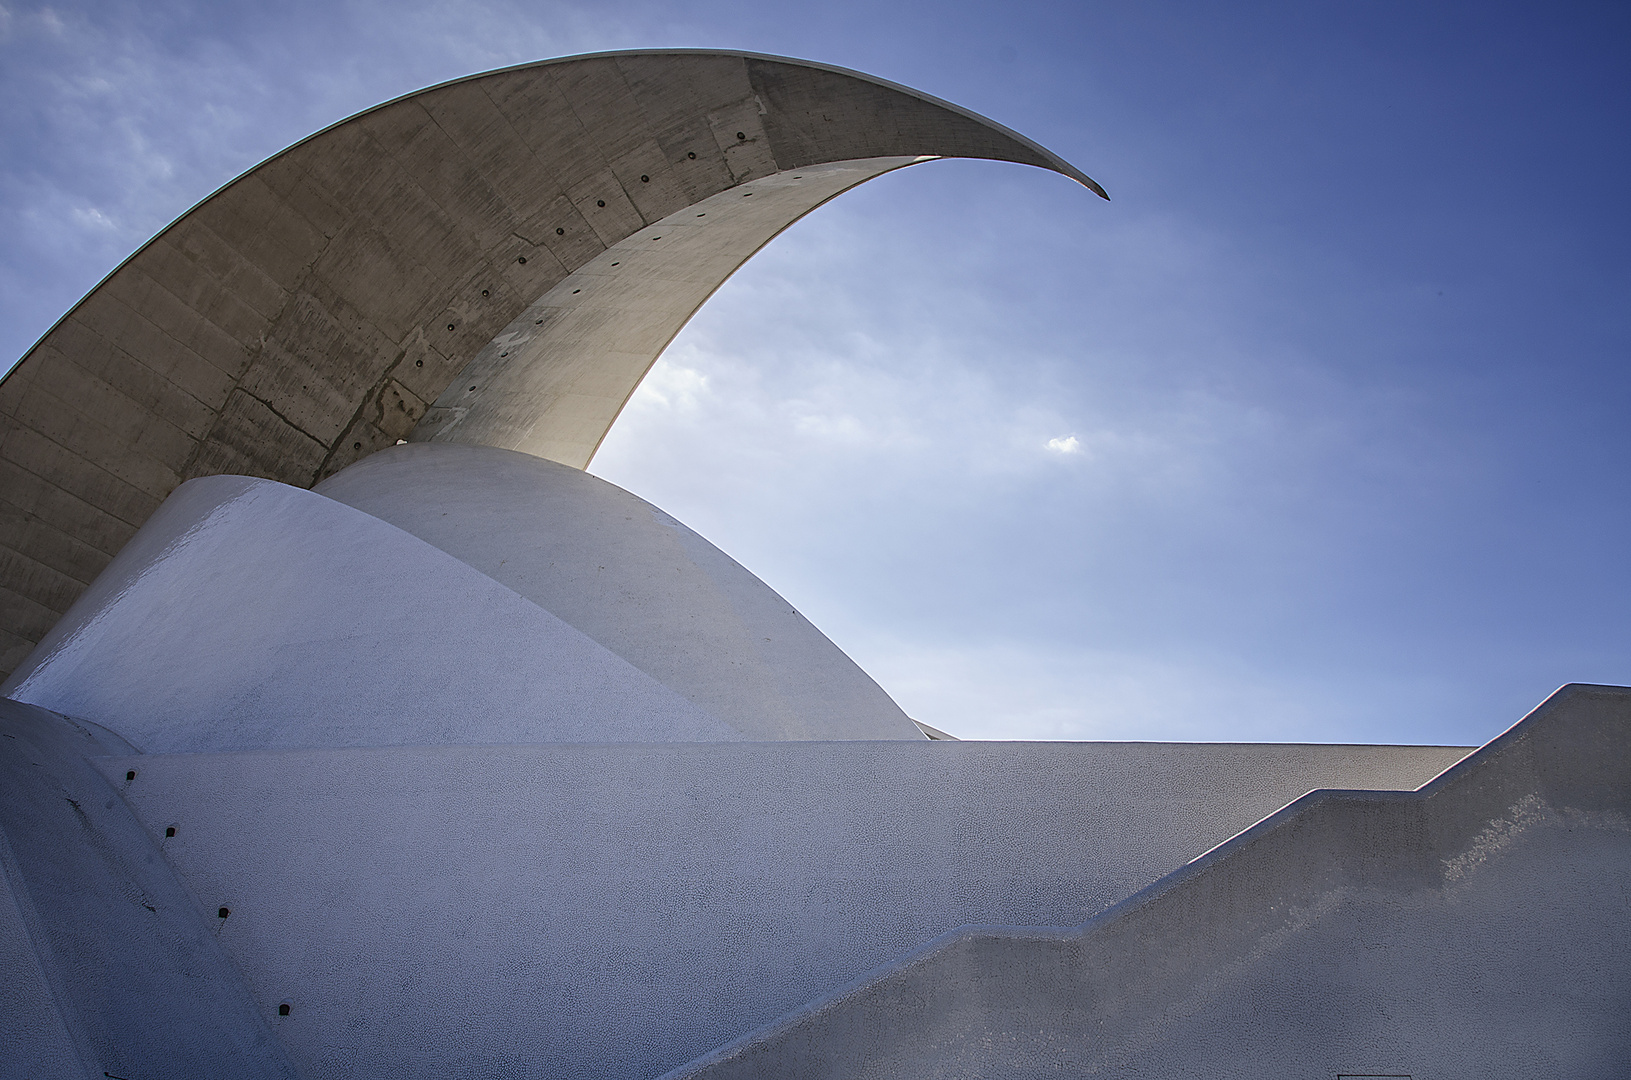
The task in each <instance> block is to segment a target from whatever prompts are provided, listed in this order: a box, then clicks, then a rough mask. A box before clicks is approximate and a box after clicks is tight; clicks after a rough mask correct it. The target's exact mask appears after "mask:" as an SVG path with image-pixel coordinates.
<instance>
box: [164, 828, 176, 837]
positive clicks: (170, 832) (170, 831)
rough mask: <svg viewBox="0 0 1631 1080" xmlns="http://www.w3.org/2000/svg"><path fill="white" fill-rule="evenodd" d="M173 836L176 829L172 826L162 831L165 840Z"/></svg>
mask: <svg viewBox="0 0 1631 1080" xmlns="http://www.w3.org/2000/svg"><path fill="white" fill-rule="evenodd" d="M175 834H176V827H175V826H174V825H172V826H170V827H169V828H168V829H165V830H164V836H165V838H166V839H168V838H170V837H172V836H174V835H175Z"/></svg>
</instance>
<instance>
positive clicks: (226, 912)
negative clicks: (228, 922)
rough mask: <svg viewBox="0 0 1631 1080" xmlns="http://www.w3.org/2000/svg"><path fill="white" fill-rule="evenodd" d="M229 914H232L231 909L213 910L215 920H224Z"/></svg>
mask: <svg viewBox="0 0 1631 1080" xmlns="http://www.w3.org/2000/svg"><path fill="white" fill-rule="evenodd" d="M231 914H232V909H231V908H216V909H215V917H216V918H217V919H224V918H226V917H227V916H228V915H231Z"/></svg>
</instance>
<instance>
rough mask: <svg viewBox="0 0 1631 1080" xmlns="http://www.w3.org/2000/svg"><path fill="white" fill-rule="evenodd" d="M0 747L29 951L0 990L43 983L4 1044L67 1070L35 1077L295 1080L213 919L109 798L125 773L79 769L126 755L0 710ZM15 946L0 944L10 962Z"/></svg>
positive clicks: (114, 742)
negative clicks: (97, 759) (41, 993)
mask: <svg viewBox="0 0 1631 1080" xmlns="http://www.w3.org/2000/svg"><path fill="white" fill-rule="evenodd" d="M0 736H3V737H0V785H3V790H4V791H5V798H4V799H0V832H3V833H4V837H3V844H0V847H3V848H4V855H5V859H4V862H5V866H4V876H5V878H6V885H7V888H8V890H9V892H10V895H11V898H12V900H13V910H15V911H16V914H17V916H18V918H19V919H20V921H21V922H22V923H23V928H24V931H25V933H26V942H27V947H28V949H29V951H31V952H32V964H29V963H26V962H25V963H24V964H23V966H22V967H21V968H20V969H16V970H15V971H14V970H12V969H9V968H8V970H7V979H6V981H7V982H8V983H12V984H13V986H14V987H20V986H21V980H23V979H26V978H28V977H29V976H30V975H31V974H33V975H34V976H35V977H36V978H37V979H38V980H39V981H43V982H44V983H46V984H47V985H48V986H49V995H48V996H46V997H44V998H34V999H33V1000H31V1001H30V1002H28V1003H27V1004H26V1005H25V1006H24V1007H23V1008H22V1009H20V1010H19V1011H16V1012H11V1011H8V1012H7V1013H6V1014H5V1015H4V1018H3V1019H0V1032H4V1035H3V1037H0V1038H3V1043H4V1044H6V1045H10V1046H15V1047H17V1048H18V1049H19V1051H20V1052H21V1053H22V1054H25V1055H28V1056H31V1057H33V1058H34V1059H35V1060H36V1061H43V1062H46V1063H53V1064H55V1065H61V1066H64V1067H63V1068H60V1069H58V1068H50V1069H42V1071H41V1073H37V1074H33V1075H35V1076H39V1075H45V1076H53V1077H54V1076H75V1075H79V1076H85V1075H89V1076H92V1077H101V1076H117V1077H140V1076H156V1077H157V1076H162V1077H175V1078H177V1080H184V1078H187V1080H208V1078H214V1077H220V1076H226V1075H230V1076H234V1077H245V1078H249V1077H265V1078H272V1077H277V1078H281V1080H292V1078H293V1077H294V1076H295V1072H294V1069H293V1067H292V1066H291V1065H290V1064H289V1061H288V1059H287V1058H286V1057H285V1056H284V1054H283V1052H282V1049H281V1047H279V1045H278V1044H277V1042H276V1040H275V1039H274V1038H273V1037H272V1033H271V1031H270V1030H269V1028H268V1026H267V1022H266V1019H265V1017H264V1016H262V1015H261V1013H260V1012H259V1011H258V1010H257V1009H256V1008H255V1006H254V1004H253V1003H252V1002H251V1000H250V997H249V994H248V992H247V990H246V989H245V987H244V984H243V981H242V980H241V978H240V977H239V975H238V973H237V971H236V970H235V969H234V967H233V965H232V962H231V961H230V960H229V959H227V956H226V954H225V952H224V951H223V949H222V947H221V944H220V942H219V941H218V940H217V938H216V936H215V934H214V933H212V932H211V931H212V929H215V928H214V927H212V926H211V921H207V920H206V917H205V915H204V912H202V911H200V910H199V908H198V907H197V906H196V905H195V903H194V902H193V899H192V897H191V895H189V893H188V891H187V890H186V888H184V887H183V886H182V885H181V884H180V882H179V881H178V880H177V879H176V877H175V875H174V873H173V872H172V871H171V869H170V866H169V864H168V863H166V861H165V860H164V858H163V857H162V856H161V855H160V854H159V850H158V845H157V844H156V843H155V842H154V840H153V839H152V837H151V836H150V835H149V834H148V833H147V832H145V831H144V830H143V828H142V827H141V825H139V824H138V822H137V821H136V819H135V818H134V817H133V816H132V815H131V813H130V811H129V809H128V808H127V807H126V806H125V804H124V803H123V802H122V801H121V800H120V798H119V796H118V794H117V793H116V785H117V784H118V783H119V782H120V781H123V779H124V775H125V772H128V771H129V770H130V767H126V769H125V770H124V771H121V772H118V773H117V774H116V779H115V778H112V777H110V778H107V779H104V777H103V775H102V774H101V773H99V772H97V771H96V769H94V768H92V767H91V765H90V764H89V763H88V762H87V755H89V756H96V755H105V754H108V753H124V754H128V753H130V747H129V744H127V743H124V742H122V741H121V740H120V739H118V738H117V737H116V736H113V735H111V734H110V733H108V732H105V731H98V730H97V729H95V728H94V726H91V725H84V724H76V723H74V722H71V721H68V720H66V719H64V718H62V717H59V716H55V715H53V714H51V713H48V712H46V711H45V710H43V709H36V708H33V707H32V706H28V705H23V704H19V703H17V702H14V701H6V700H0ZM4 918H5V916H4V915H3V914H0V921H3V920H4ZM19 936H20V935H18V933H17V929H16V927H15V925H14V924H13V925H11V926H10V927H9V928H7V929H6V930H5V931H4V932H3V933H0V937H4V938H6V939H7V941H6V947H7V948H8V949H10V950H12V951H14V952H15V951H18V950H19V949H20V948H21V947H22V945H23V943H22V942H21V941H19V940H18V939H19ZM14 992H15V989H14V990H10V991H6V993H8V994H9V993H14ZM64 1036H66V1039H65V1038H64ZM65 1042H66V1043H68V1044H69V1045H71V1046H72V1049H73V1051H74V1053H73V1057H74V1058H77V1059H78V1060H77V1061H74V1060H73V1059H72V1058H70V1057H69V1046H65V1045H64V1043H65ZM24 1060H26V1058H25V1059H24ZM19 1064H21V1062H20V1061H19V1060H18V1059H15V1058H8V1060H7V1061H6V1062H5V1063H4V1065H0V1069H4V1070H5V1071H6V1072H7V1073H8V1074H13V1075H15V1073H13V1072H12V1070H14V1069H16V1068H17V1067H18V1065H19Z"/></svg>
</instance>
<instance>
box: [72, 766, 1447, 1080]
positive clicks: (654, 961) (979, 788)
mask: <svg viewBox="0 0 1631 1080" xmlns="http://www.w3.org/2000/svg"><path fill="white" fill-rule="evenodd" d="M1466 752H1467V751H1466V749H1465V748H1445V747H1351V746H1348V747H1344V746H1285V745H1268V746H1243V745H1196V744H1176V745H1175V744H1139V743H1119V744H1118V743H1054V744H1040V743H971V742H929V741H927V740H924V741H918V742H881V743H863V742H841V743H723V744H715V745H711V746H709V745H694V744H693V745H684V744H667V745H627V744H625V745H603V746H571V745H553V746H515V747H476V748H467V747H442V748H394V749H358V750H338V751H287V752H278V753H265V752H260V753H236V754H188V755H174V756H158V755H143V756H138V757H124V758H119V757H110V758H106V759H103V760H101V761H100V762H99V767H100V768H101V769H102V770H103V772H104V773H105V774H106V775H107V776H108V777H110V778H112V779H114V780H116V781H117V780H119V779H120V778H122V777H123V776H124V775H125V773H126V771H127V770H130V769H134V770H136V771H137V777H136V779H135V780H134V781H133V782H131V783H129V784H121V786H122V789H123V793H124V796H125V798H126V800H127V801H128V803H129V805H130V806H131V807H132V808H133V810H134V812H135V813H136V815H137V816H138V817H139V818H140V819H141V821H142V822H143V823H144V824H145V826H146V828H147V830H148V833H149V834H150V835H151V836H154V837H162V836H163V834H164V830H165V829H166V828H168V827H174V828H175V829H176V835H175V836H174V837H173V838H170V839H164V840H161V841H159V842H161V843H162V844H163V846H164V850H165V855H166V857H167V858H168V859H169V861H170V864H171V865H172V866H174V867H175V868H176V871H177V872H178V873H179V874H180V876H181V877H182V879H184V880H185V881H186V882H187V884H188V887H189V888H190V889H191V890H192V891H193V894H194V895H195V896H196V897H197V899H198V903H199V904H200V905H201V906H202V907H203V908H205V909H206V910H214V908H215V907H216V906H217V905H225V906H228V907H230V909H231V911H232V917H231V919H230V920H228V921H227V923H226V924H225V925H224V926H223V927H222V928H221V933H220V941H221V943H222V945H223V946H224V947H225V948H226V950H227V952H228V953H229V954H230V955H231V956H232V958H233V960H234V962H235V963H236V964H237V966H238V968H239V969H240V970H241V971H243V972H244V975H245V978H246V980H247V981H248V983H249V985H250V987H251V990H252V992H253V995H254V997H255V1000H256V1002H257V1004H258V1005H259V1007H260V1009H261V1011H262V1013H263V1014H267V1015H270V1013H271V1012H272V1011H273V1010H275V1006H276V1005H277V1004H278V1003H280V1002H285V1001H286V1002H289V1003H290V1004H291V1006H292V1008H291V1013H290V1015H289V1016H288V1017H283V1018H278V1019H277V1020H276V1025H277V1026H276V1030H277V1032H278V1034H279V1038H280V1039H281V1040H282V1041H283V1043H284V1045H285V1046H286V1047H287V1049H288V1052H289V1054H290V1056H291V1057H292V1058H293V1059H294V1060H295V1062H296V1063H297V1064H298V1066H299V1068H300V1070H301V1072H302V1074H303V1075H305V1076H308V1077H314V1078H315V1077H339V1076H345V1077H359V1078H361V1077H381V1078H384V1077H398V1076H405V1075H406V1076H437V1077H483V1078H494V1077H523V1076H525V1077H543V1076H548V1077H563V1078H564V1077H607V1078H611V1077H618V1078H628V1077H650V1076H654V1075H656V1074H658V1073H661V1072H663V1071H665V1070H667V1069H671V1068H673V1067H675V1066H677V1065H679V1064H681V1063H683V1062H684V1061H686V1060H689V1059H691V1058H694V1057H695V1056H696V1055H698V1054H700V1053H702V1052H704V1051H706V1050H707V1049H708V1048H710V1047H712V1046H715V1045H718V1044H719V1043H721V1042H724V1041H726V1040H728V1039H730V1038H732V1037H734V1036H736V1035H738V1034H741V1033H743V1032H744V1031H747V1030H749V1029H751V1028H753V1027H755V1026H757V1025H759V1024H761V1023H764V1022H766V1021H768V1020H770V1019H772V1018H774V1017H775V1016H777V1015H779V1014H781V1013H783V1012H785V1011H786V1010H787V1009H789V1008H791V1007H793V1006H795V1005H796V1004H797V1003H799V1002H801V1001H805V1000H808V999H809V998H811V997H813V996H815V995H817V994H820V993H822V992H824V991H826V990H828V989H830V988H832V987H834V986H837V985H839V984H842V983H843V982H845V981H847V980H849V979H852V978H854V977H855V976H856V975H858V974H860V973H862V972H864V971H866V970H868V969H869V968H872V967H873V966H875V965H877V964H879V963H881V962H883V961H885V960H887V959H889V958H890V957H893V956H896V955H898V954H900V953H901V952H903V951H905V950H908V949H910V948H912V947H914V946H916V945H918V944H919V943H921V942H923V941H926V940H928V939H931V938H933V937H935V936H936V935H938V934H941V933H943V932H945V931H946V930H949V929H951V928H953V927H955V926H958V925H960V924H964V923H968V922H989V921H992V920H1001V921H1018V922H1044V923H1059V922H1067V923H1068V922H1079V921H1081V920H1082V919H1083V918H1085V917H1087V916H1088V915H1090V914H1092V913H1093V912H1095V911H1098V910H1100V909H1101V908H1103V907H1105V906H1106V905H1109V904H1112V903H1114V902H1116V901H1118V900H1120V899H1122V898H1123V897H1126V896H1127V895H1129V894H1131V893H1132V892H1134V891H1135V890H1137V889H1138V888H1140V887H1141V886H1143V885H1144V884H1145V883H1147V882H1148V881H1150V880H1152V879H1154V878H1156V877H1158V876H1160V875H1161V874H1164V873H1166V872H1168V871H1170V870H1172V869H1173V868H1175V867H1177V866H1180V865H1182V864H1183V863H1184V862H1185V861H1186V860H1188V859H1191V858H1193V857H1194V856H1196V855H1198V854H1200V853H1201V852H1203V851H1205V850H1206V849H1207V848H1209V847H1211V846H1213V845H1214V844H1216V843H1218V842H1220V841H1222V840H1223V839H1225V838H1227V837H1228V836H1229V835H1231V834H1232V833H1234V832H1237V831H1238V830H1240V829H1242V828H1244V827H1246V826H1248V825H1250V824H1251V823H1252V822H1254V821H1256V820H1258V819H1259V818H1261V817H1262V816H1264V815H1265V814H1267V813H1269V812H1271V811H1273V810H1274V809H1275V808H1277V807H1279V806H1281V805H1283V804H1284V803H1286V802H1288V801H1289V800H1291V799H1293V798H1296V797H1297V796H1298V795H1300V794H1302V793H1303V792H1304V791H1306V790H1308V789H1310V788H1313V787H1319V786H1325V785H1330V784H1342V785H1353V784H1359V785H1365V786H1377V787H1387V786H1395V785H1402V786H1407V787H1413V786H1415V785H1417V784H1420V783H1422V782H1424V781H1426V780H1427V779H1429V778H1430V777H1431V776H1433V775H1434V774H1435V773H1437V772H1438V771H1439V770H1441V769H1442V768H1444V767H1445V766H1446V765H1448V764H1450V763H1451V762H1454V761H1456V760H1457V759H1459V758H1460V757H1462V756H1463V755H1464V754H1465V753H1466ZM763 1075H769V1074H768V1073H767V1074H763Z"/></svg>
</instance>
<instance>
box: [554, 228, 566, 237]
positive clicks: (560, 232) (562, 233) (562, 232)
mask: <svg viewBox="0 0 1631 1080" xmlns="http://www.w3.org/2000/svg"><path fill="white" fill-rule="evenodd" d="M555 235H556V236H565V235H566V230H565V229H556V230H555Z"/></svg>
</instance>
